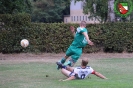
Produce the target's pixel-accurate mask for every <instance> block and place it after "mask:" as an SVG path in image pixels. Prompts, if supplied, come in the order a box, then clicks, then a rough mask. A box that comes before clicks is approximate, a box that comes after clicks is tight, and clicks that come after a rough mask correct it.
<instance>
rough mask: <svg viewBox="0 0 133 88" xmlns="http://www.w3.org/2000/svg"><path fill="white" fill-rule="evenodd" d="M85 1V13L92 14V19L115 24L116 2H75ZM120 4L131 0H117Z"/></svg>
mask: <svg viewBox="0 0 133 88" xmlns="http://www.w3.org/2000/svg"><path fill="white" fill-rule="evenodd" d="M77 1H85V5H84V13H85V14H88V12H89V13H90V17H96V18H97V19H99V21H101V22H115V19H116V16H117V15H116V14H115V13H114V2H115V1H116V0H75V2H77ZM117 1H119V2H125V1H126V2H128V3H130V0H117ZM131 1H132V2H133V0H131Z"/></svg>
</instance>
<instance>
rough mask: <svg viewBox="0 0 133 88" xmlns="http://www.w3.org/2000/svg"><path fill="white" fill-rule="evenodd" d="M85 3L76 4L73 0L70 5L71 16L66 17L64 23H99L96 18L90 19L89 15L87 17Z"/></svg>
mask: <svg viewBox="0 0 133 88" xmlns="http://www.w3.org/2000/svg"><path fill="white" fill-rule="evenodd" d="M83 5H84V2H83V1H78V2H76V3H75V2H74V0H71V4H70V15H65V16H64V23H80V22H81V21H86V22H87V23H99V21H98V20H97V19H95V18H88V17H89V13H88V14H87V15H85V14H84V13H83Z"/></svg>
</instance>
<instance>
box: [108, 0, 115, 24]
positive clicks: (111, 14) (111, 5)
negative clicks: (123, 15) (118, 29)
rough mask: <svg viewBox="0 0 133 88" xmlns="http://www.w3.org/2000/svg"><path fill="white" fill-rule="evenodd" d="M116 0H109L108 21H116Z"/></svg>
mask: <svg viewBox="0 0 133 88" xmlns="http://www.w3.org/2000/svg"><path fill="white" fill-rule="evenodd" d="M114 1H115V0H108V20H107V21H108V22H115V13H114Z"/></svg>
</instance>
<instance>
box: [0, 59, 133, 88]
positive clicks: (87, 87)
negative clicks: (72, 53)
mask: <svg viewBox="0 0 133 88" xmlns="http://www.w3.org/2000/svg"><path fill="white" fill-rule="evenodd" d="M132 63H133V59H116V58H113V59H111V58H108V59H91V60H90V63H89V65H90V66H92V67H93V68H94V69H95V70H96V71H98V72H100V73H102V74H103V75H105V76H106V77H107V78H108V80H103V79H100V78H98V77H96V76H94V75H90V76H89V78H86V79H85V80H73V81H66V82H60V81H58V80H59V79H65V78H66V77H65V76H64V75H62V74H61V73H60V71H58V70H56V65H55V64H53V63H44V62H41V61H40V62H21V63H14V62H11V61H8V60H1V61H0V88H133V64H132ZM79 64H80V60H79V61H78V63H77V64H76V65H79ZM46 75H48V77H46Z"/></svg>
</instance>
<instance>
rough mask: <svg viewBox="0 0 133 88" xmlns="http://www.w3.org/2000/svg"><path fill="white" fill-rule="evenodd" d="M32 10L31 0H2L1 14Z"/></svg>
mask: <svg viewBox="0 0 133 88" xmlns="http://www.w3.org/2000/svg"><path fill="white" fill-rule="evenodd" d="M23 12H28V13H30V12H31V3H30V1H29V0H0V14H15V13H23Z"/></svg>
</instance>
